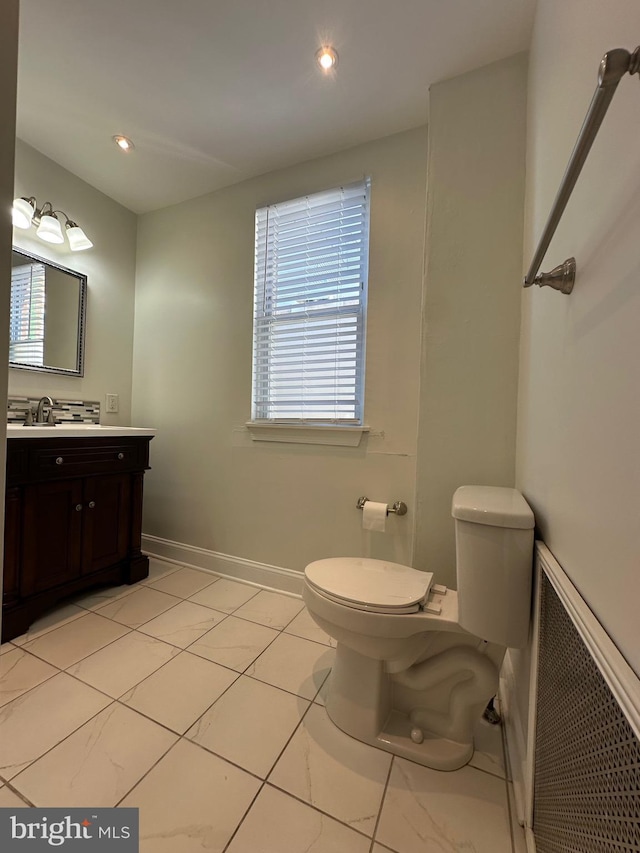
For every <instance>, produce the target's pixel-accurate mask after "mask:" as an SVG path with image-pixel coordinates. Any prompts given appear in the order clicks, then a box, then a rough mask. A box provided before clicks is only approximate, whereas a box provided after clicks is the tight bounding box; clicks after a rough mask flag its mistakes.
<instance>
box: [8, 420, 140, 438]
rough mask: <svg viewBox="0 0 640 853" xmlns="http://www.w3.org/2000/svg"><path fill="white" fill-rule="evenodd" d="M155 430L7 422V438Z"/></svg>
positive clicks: (110, 435)
mask: <svg viewBox="0 0 640 853" xmlns="http://www.w3.org/2000/svg"><path fill="white" fill-rule="evenodd" d="M156 432H157V430H155V429H150V428H146V427H129V426H127V427H125V426H102V425H101V424H70V423H67V424H56V425H55V426H30V427H26V426H23V425H22V424H7V438H117V437H119V436H120V437H122V436H127V435H129V436H136V435H150V436H153V435H155V434H156Z"/></svg>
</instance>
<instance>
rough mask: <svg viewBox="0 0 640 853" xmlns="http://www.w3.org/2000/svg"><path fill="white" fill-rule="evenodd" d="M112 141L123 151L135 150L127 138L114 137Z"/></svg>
mask: <svg viewBox="0 0 640 853" xmlns="http://www.w3.org/2000/svg"><path fill="white" fill-rule="evenodd" d="M113 141H114V142H115V144H116V145H117V146H118V147H119V148H121V149H122V150H123V151H132V150H133V149H134V148H135V145H134V144H133V142H132V141H131V140H130V139H129V138H128V137H127V136H114V137H113Z"/></svg>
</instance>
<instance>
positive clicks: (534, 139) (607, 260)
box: [517, 0, 640, 705]
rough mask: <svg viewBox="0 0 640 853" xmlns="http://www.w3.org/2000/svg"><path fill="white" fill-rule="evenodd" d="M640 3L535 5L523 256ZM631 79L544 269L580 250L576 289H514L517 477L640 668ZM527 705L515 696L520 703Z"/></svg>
mask: <svg viewBox="0 0 640 853" xmlns="http://www.w3.org/2000/svg"><path fill="white" fill-rule="evenodd" d="M639 35H640V5H639V4H638V3H637V2H633V0H619V2H616V3H615V14H612V9H611V6H610V4H603V3H599V2H595V0H588V2H585V0H565V2H563V3H557V2H555V0H540V2H539V4H538V11H537V16H536V22H535V29H534V37H533V45H532V51H531V65H530V77H529V119H528V140H527V166H528V177H527V197H526V216H527V218H526V228H525V253H524V265H525V266H526V265H527V264H528V263H529V260H530V256H531V253H532V251H533V249H534V244H535V243H536V241H537V239H538V237H539V235H540V233H541V230H542V228H543V226H544V222H545V220H546V217H547V215H548V212H549V209H550V207H551V204H552V201H553V198H554V195H555V192H556V190H557V188H558V186H559V183H560V180H561V178H562V175H563V172H564V169H565V167H566V164H567V162H568V159H569V155H570V153H571V150H572V148H573V145H574V143H575V140H576V137H577V135H578V132H579V130H580V127H581V124H582V121H583V119H584V116H585V113H586V110H587V107H588V105H589V102H590V100H591V97H592V95H593V91H594V89H595V86H596V78H597V70H598V64H599V61H600V58H601V57H602V55H603V54H604V53H605V52H606V51H607V50H609V49H611V48H615V47H627V48H628V49H631V50H633V48H635V46H636V45H637V44H638V41H639ZM639 123H640V87H639V85H638V79H637V77H634V78H630V77H629V76H626V77H624V78H623V79H622V81H621V83H620V86H619V88H618V91H617V92H616V95H615V98H614V101H613V103H612V105H611V107H610V109H609V112H608V114H607V116H606V118H605V120H604V123H603V125H602V127H601V129H600V132H599V134H598V138H597V140H596V142H595V144H594V147H593V149H592V151H591V154H590V155H589V159H588V161H587V163H586V166H585V168H584V171H583V173H582V175H581V176H580V179H579V181H578V183H577V185H576V189H575V191H574V195H573V197H572V199H571V201H570V203H569V205H568V207H567V210H566V212H565V215H564V217H563V220H562V223H561V225H560V227H559V229H558V232H557V234H556V237H555V238H554V240H553V242H552V244H551V246H550V250H549V252H548V253H547V258H546V259H545V262H544V264H543V269H545V270H546V269H550V268H552V267H553V266H555V265H556V264H558V263H561V262H562V261H563V260H564V259H565V258H567V257H570V256H571V255H575V257H576V258H577V263H578V275H577V281H576V285H575V288H574V291H573V293H572V294H571V296H568V297H567V296H563V295H561V294H558V293H555V292H545V291H544V290H540V289H538V288H535V289H534V288H531V289H530V290H527V291H526V292H525V294H524V298H523V314H522V342H521V368H520V398H519V412H518V452H517V479H518V485H519V486H520V488H521V489H522V490H523V491H524V493H525V495H526V496H527V499H528V500H529V502H530V503H531V505H532V506H533V508H534V510H535V513H536V519H537V523H538V525H539V528H540V532H541V534H542V538H543V539H544V541H545V542H546V544H547V545H548V547H549V548H550V550H551V551H552V552H553V554H554V556H555V557H556V559H557V560H558V562H559V563H560V564H561V565H562V567H563V568H564V570H565V571H566V572H567V574H568V575H569V577H570V578H571V579H572V581H573V583H574V584H575V585H576V586H577V588H578V589H579V591H580V592H581V593H582V595H583V597H584V598H585V599H586V601H587V604H588V605H589V607H590V608H591V609H592V610H593V612H594V614H595V615H596V617H597V618H598V619H599V620H600V622H601V623H602V625H603V626H604V628H605V630H606V631H607V632H608V633H609V635H610V636H611V638H612V639H613V640H614V642H615V643H616V645H617V646H618V647H619V649H620V650H621V652H622V653H623V655H625V657H626V658H627V660H628V662H629V663H630V664H631V666H632V667H634V669H635V671H636V672H637V673H638V674H639V675H640V644H639V643H638V601H639V600H640V571H639V568H640V513H639V496H640V454H639V453H638V437H639V436H640V335H639V333H638V330H639V329H640V286H639V285H640V252H639V250H638V234H639V233H640V193H639V188H640V146H639V145H638V127H639ZM524 704H526V702H524V701H523V705H524Z"/></svg>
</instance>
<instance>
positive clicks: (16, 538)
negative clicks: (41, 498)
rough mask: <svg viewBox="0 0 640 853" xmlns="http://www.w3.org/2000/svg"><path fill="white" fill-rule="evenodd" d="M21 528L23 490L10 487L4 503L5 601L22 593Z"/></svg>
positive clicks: (3, 592) (3, 594) (9, 600)
mask: <svg viewBox="0 0 640 853" xmlns="http://www.w3.org/2000/svg"><path fill="white" fill-rule="evenodd" d="M21 529H22V492H21V490H20V489H18V488H12V489H11V488H10V489H7V494H6V498H5V504H4V571H3V584H2V600H3V602H11V601H14V600H16V599H17V598H18V597H19V595H20V557H21V554H20V548H21V538H22V537H21Z"/></svg>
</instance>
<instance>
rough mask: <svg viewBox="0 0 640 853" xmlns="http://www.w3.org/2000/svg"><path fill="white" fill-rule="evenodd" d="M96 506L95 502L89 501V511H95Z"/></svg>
mask: <svg viewBox="0 0 640 853" xmlns="http://www.w3.org/2000/svg"><path fill="white" fill-rule="evenodd" d="M95 505H96V502H95V501H89V509H93V508H94V507H95Z"/></svg>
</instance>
